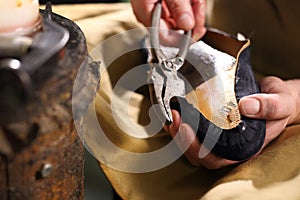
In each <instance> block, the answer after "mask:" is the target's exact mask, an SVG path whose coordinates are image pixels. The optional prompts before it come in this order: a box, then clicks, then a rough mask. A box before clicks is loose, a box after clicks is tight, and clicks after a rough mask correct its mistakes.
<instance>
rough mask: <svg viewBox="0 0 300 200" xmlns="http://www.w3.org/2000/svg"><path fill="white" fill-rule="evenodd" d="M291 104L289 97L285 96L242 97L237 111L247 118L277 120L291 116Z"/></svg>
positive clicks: (261, 95)
mask: <svg viewBox="0 0 300 200" xmlns="http://www.w3.org/2000/svg"><path fill="white" fill-rule="evenodd" d="M293 102H294V100H293V99H292V98H291V96H289V95H285V94H255V95H250V96H247V97H243V98H242V99H241V100H240V102H239V109H240V111H241V114H242V115H245V116H247V117H251V118H258V119H266V120H278V119H283V118H286V117H289V116H291V115H292V113H293V109H294V106H293Z"/></svg>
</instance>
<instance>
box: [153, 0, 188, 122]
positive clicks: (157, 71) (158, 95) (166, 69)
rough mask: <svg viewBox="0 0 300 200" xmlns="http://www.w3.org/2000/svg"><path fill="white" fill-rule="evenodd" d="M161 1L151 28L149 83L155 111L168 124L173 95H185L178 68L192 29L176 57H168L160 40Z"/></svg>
mask: <svg viewBox="0 0 300 200" xmlns="http://www.w3.org/2000/svg"><path fill="white" fill-rule="evenodd" d="M161 10H162V7H161V3H160V2H158V3H157V4H156V6H155V9H154V12H153V14H152V27H151V28H150V44H151V53H152V54H153V55H152V57H153V58H154V59H152V60H151V61H150V66H151V67H150V71H149V75H148V85H149V88H150V98H151V101H152V104H157V105H156V106H155V108H156V109H155V112H156V114H157V115H158V116H159V118H160V119H161V121H163V122H165V123H166V124H170V123H172V122H173V118H172V113H171V108H170V101H171V99H172V98H173V97H185V82H184V80H183V79H181V78H180V77H179V76H178V70H179V69H180V68H181V67H182V66H183V64H184V61H185V57H186V54H187V52H188V49H189V45H190V37H191V31H188V32H185V36H183V39H182V40H181V45H180V48H179V51H178V53H177V55H176V56H175V57H174V58H169V57H167V56H166V55H165V54H164V52H163V51H162V49H161V45H160V42H159V28H158V27H159V20H160V18H161Z"/></svg>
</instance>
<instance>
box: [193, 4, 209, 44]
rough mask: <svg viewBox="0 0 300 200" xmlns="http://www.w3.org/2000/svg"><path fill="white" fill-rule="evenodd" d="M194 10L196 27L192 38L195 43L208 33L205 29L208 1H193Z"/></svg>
mask: <svg viewBox="0 0 300 200" xmlns="http://www.w3.org/2000/svg"><path fill="white" fill-rule="evenodd" d="M192 9H193V13H194V17H195V26H194V28H193V35H192V38H193V39H194V40H195V41H198V40H199V39H200V38H201V37H202V36H203V35H204V33H205V32H206V28H205V10H206V0H193V1H192Z"/></svg>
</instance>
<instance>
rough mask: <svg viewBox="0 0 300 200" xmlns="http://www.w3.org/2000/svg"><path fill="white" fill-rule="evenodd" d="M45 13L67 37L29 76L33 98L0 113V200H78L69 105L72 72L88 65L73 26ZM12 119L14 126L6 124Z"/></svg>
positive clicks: (79, 157)
mask: <svg viewBox="0 0 300 200" xmlns="http://www.w3.org/2000/svg"><path fill="white" fill-rule="evenodd" d="M48 9H49V8H48ZM46 12H47V14H49V12H51V8H50V10H47V11H46ZM40 13H41V15H42V16H43V15H44V14H45V11H41V12H40ZM50 14H51V17H52V20H53V22H55V23H57V24H58V25H60V26H62V27H64V28H65V29H66V30H68V32H69V35H70V37H69V40H68V42H67V44H66V45H65V47H64V48H62V49H61V50H60V51H59V52H57V53H56V54H55V56H54V57H52V58H51V59H49V61H48V62H46V63H44V64H43V66H41V68H40V69H39V70H37V71H36V72H34V73H32V74H30V76H32V84H33V91H32V93H33V96H32V97H31V98H30V99H29V100H28V99H27V100H26V102H25V103H24V104H23V106H21V107H18V109H14V111H13V112H8V111H7V110H5V111H3V112H2V110H1V109H0V115H1V119H2V120H0V199H1V200H2V199H3V200H13V199H23V200H25V199H33V200H34V199H36V200H40V199H51V200H52V199H83V188H84V184H83V181H84V180H83V175H84V174H83V166H84V157H83V155H84V154H83V145H82V143H81V141H80V138H79V137H78V135H77V133H76V130H75V127H74V123H73V116H72V108H71V107H72V106H71V100H72V88H73V82H74V80H75V76H76V74H77V71H78V70H79V68H80V66H82V64H88V63H87V61H86V58H87V56H88V53H87V48H86V41H85V37H84V35H83V33H82V31H81V30H80V29H79V27H78V26H77V25H76V24H75V23H74V22H72V21H70V20H68V19H66V18H64V17H61V16H59V15H56V14H53V13H52V12H51V13H50ZM42 53H43V52H41V54H42ZM37 59H38V58H37ZM0 87H1V86H0ZM24 107H26V109H23V108H24ZM20 112H22V113H20ZM19 115H21V116H22V117H21V118H19V117H18V116H19ZM5 116H7V119H10V120H5V118H6V117H5ZM14 116H16V119H17V120H16V121H14V120H11V119H13V118H14Z"/></svg>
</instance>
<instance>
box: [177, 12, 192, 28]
mask: <svg viewBox="0 0 300 200" xmlns="http://www.w3.org/2000/svg"><path fill="white" fill-rule="evenodd" d="M177 23H178V24H177V25H178V26H179V28H182V29H184V30H190V29H192V28H193V26H194V23H193V18H192V17H191V15H189V14H188V13H183V14H182V15H181V16H180V17H179V18H178V22H177Z"/></svg>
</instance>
